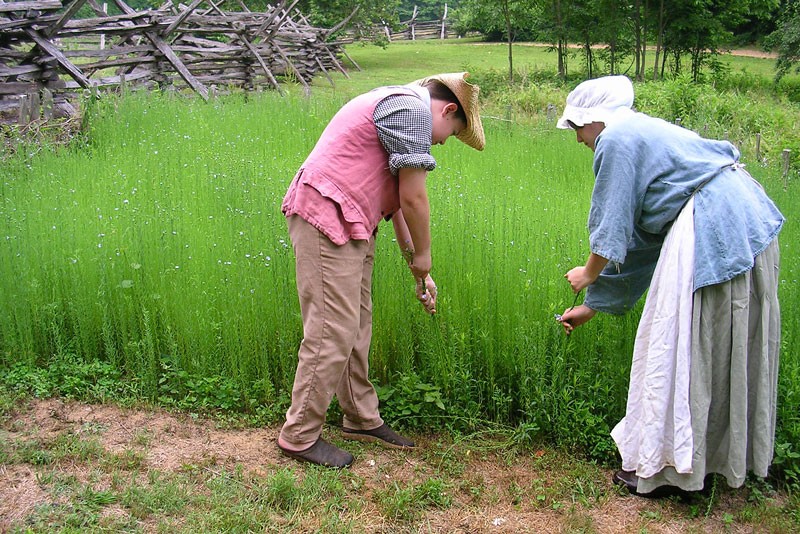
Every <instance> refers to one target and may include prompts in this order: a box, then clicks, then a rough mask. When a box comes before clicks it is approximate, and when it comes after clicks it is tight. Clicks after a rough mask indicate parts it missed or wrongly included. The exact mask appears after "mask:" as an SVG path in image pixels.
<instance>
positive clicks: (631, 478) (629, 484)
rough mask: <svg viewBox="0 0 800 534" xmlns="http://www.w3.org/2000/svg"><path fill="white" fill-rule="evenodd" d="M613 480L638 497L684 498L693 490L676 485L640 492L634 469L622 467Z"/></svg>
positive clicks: (613, 476) (612, 476)
mask: <svg viewBox="0 0 800 534" xmlns="http://www.w3.org/2000/svg"><path fill="white" fill-rule="evenodd" d="M611 482H613V483H614V484H616V485H617V486H623V487H625V488H627V490H628V492H630V494H631V495H636V496H638V497H645V498H647V499H661V498H664V497H672V496H676V497H680V498H682V499H686V498H688V497H689V496H690V495H691V494H692V493H693V492H690V491H686V490H682V489H681V488H676V487H675V486H658V487H657V488H655V489H653V491H651V492H649V493H640V492H639V477H638V476H636V473H635V472H633V471H624V470H622V469H620V470H619V471H617V472H615V473H614V474H613V475H611Z"/></svg>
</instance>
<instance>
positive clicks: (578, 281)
mask: <svg viewBox="0 0 800 534" xmlns="http://www.w3.org/2000/svg"><path fill="white" fill-rule="evenodd" d="M564 278H566V279H567V281H568V282H569V285H570V286H572V292H573V293H578V292H580V291H581V290H582V289H584V288H586V287H588V286H589V285H591V283H592V282H594V281H595V278H593V277H592V276H591V275H590V273H588V272H587V269H586V267H585V266H581V267H574V268H572V269H570V270H569V272H567V274H565V275H564Z"/></svg>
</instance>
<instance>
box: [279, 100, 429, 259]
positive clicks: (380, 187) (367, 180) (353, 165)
mask: <svg viewBox="0 0 800 534" xmlns="http://www.w3.org/2000/svg"><path fill="white" fill-rule="evenodd" d="M395 94H408V95H411V96H417V95H416V93H414V91H412V90H410V89H405V88H403V87H384V88H381V89H376V90H374V91H370V92H369V93H365V94H363V95H361V96H357V97H356V98H354V99H353V100H351V101H350V102H348V103H347V104H345V105H344V106H343V107H342V108H341V109H340V110H339V111H338V112H337V113H336V115H334V117H333V119H331V121H330V123H329V124H328V126H327V127H326V128H325V131H323V132H322V135H321V136H320V138H319V140H318V141H317V144H316V146H315V147H314V149H313V150H312V151H311V153H310V154H309V155H308V157H307V158H306V160H305V162H304V163H303V165H302V166H301V167H300V170H299V171H298V172H297V174H296V175H295V177H294V179H293V180H292V183H291V185H290V186H289V190H288V191H287V193H286V196H285V197H284V199H283V204H282V205H281V210H282V211H283V213H284V214H285V215H286V216H289V215H294V214H296V215H299V216H300V217H302V218H303V219H305V220H306V221H308V222H309V223H311V224H312V225H314V226H315V227H316V228H317V229H318V230H319V231H321V232H322V233H323V234H325V235H326V236H327V237H328V238H329V239H330V240H331V241H333V242H334V243H336V244H337V245H342V244H344V243H345V242H347V241H348V240H350V239H369V238H370V237H371V236H372V235H373V234H374V233H375V230H376V228H377V226H378V223H379V222H380V221H381V219H382V218H389V217H391V215H393V214H394V213H395V212H396V211H397V210H398V209H400V195H399V184H398V179H397V177H396V176H393V175H392V173H391V172H390V171H389V154H388V153H387V152H386V149H385V148H383V145H382V144H381V142H380V139H379V138H378V132H377V128H376V127H375V122H374V120H373V118H372V116H373V113H374V111H375V106H377V105H378V102H380V101H381V100H383V99H384V98H386V97H387V96H390V95H395Z"/></svg>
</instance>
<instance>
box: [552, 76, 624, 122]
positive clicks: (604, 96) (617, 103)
mask: <svg viewBox="0 0 800 534" xmlns="http://www.w3.org/2000/svg"><path fill="white" fill-rule="evenodd" d="M631 106H633V84H632V83H631V81H630V79H628V77H627V76H603V77H602V78H595V79H593V80H586V81H585V82H583V83H581V84H580V85H578V86H577V87H576V88H575V89H573V90H572V91H571V92H570V94H569V96H567V105H566V107H565V108H564V113H563V114H562V115H561V118H560V119H558V123H557V124H556V126H557V127H558V128H562V129H564V130H568V129H570V125H569V122H567V121H570V122H572V123H573V124H575V125H577V126H583V125H585V124H589V123H592V122H602V123H604V124H605V125H606V126H608V124H609V122H611V121H612V120H614V119H615V118H620V117H621V116H623V115H627V114H628V113H630V112H631Z"/></svg>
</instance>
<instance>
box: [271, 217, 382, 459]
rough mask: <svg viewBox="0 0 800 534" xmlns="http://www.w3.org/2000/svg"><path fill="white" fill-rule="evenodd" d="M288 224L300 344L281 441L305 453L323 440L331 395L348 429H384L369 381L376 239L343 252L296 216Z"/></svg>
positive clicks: (349, 246) (353, 244) (346, 247)
mask: <svg viewBox="0 0 800 534" xmlns="http://www.w3.org/2000/svg"><path fill="white" fill-rule="evenodd" d="M287 222H288V225H289V237H290V238H291V240H292V246H293V248H294V253H295V261H296V276H297V293H298V296H299V298H300V312H301V314H302V316H303V340H302V342H301V343H300V350H299V351H298V363H297V371H296V373H295V378H294V386H293V388H292V405H291V406H290V407H289V410H288V412H287V413H286V423H285V424H284V425H283V428H282V429H281V437H282V438H283V439H284V440H285V441H287V442H288V443H290V444H292V445H294V446H296V447H298V449H300V448H306V447H307V446H311V445H313V444H314V442H316V441H317V439H318V438H319V436H320V434H321V432H322V425H323V423H324V422H325V414H326V412H327V411H328V407H329V406H330V403H331V401H332V399H333V395H334V394H336V398H337V399H338V401H339V405H340V406H341V408H342V411H343V412H344V426H345V427H347V428H352V429H356V430H372V429H373V428H377V427H379V426H381V425H382V424H383V420H382V419H381V417H380V414H379V413H378V395H377V393H376V392H375V388H374V387H373V385H372V383H371V382H370V381H369V379H368V374H369V362H368V357H369V347H370V342H371V340H372V267H373V263H374V259H375V238H374V237H372V238H370V239H369V240H368V241H365V240H351V241H348V242H347V243H345V244H344V245H342V246H338V245H335V244H334V243H333V242H332V241H330V239H328V238H327V237H326V236H325V234H323V233H322V232H320V231H319V230H317V229H316V228H315V227H314V226H312V225H311V224H309V223H308V222H306V221H305V220H304V219H302V218H301V217H299V216H297V215H291V216H289V217H288V219H287Z"/></svg>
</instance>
